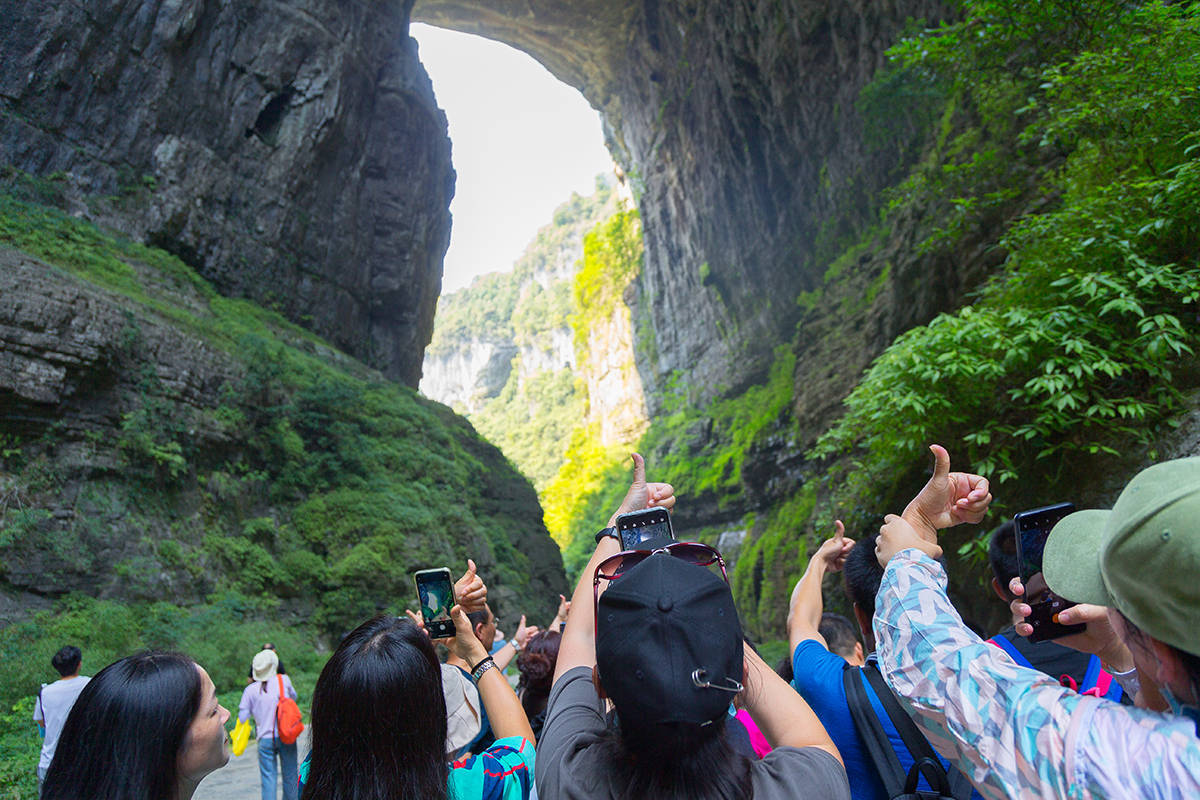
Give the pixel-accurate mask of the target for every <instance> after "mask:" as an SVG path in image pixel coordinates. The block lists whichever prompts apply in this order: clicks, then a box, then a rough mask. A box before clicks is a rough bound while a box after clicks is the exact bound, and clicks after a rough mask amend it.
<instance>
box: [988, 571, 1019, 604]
mask: <svg viewBox="0 0 1200 800" xmlns="http://www.w3.org/2000/svg"><path fill="white" fill-rule="evenodd" d="M992 591H993V592H995V593H996V597H999V598H1000V599H1001V600H1003V601H1004V602H1005V604H1008V603H1011V602H1012V601H1013V600H1015V599H1016V598H1015V597H1013V596H1012V595H1011V594H1009V593H1008V591H1007V590H1006V589H1005V588H1004V587H1003V586H1001V585H1000V581H998V580H996V578H995V576H993V577H992Z"/></svg>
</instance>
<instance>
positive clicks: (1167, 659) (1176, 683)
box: [1146, 636, 1200, 703]
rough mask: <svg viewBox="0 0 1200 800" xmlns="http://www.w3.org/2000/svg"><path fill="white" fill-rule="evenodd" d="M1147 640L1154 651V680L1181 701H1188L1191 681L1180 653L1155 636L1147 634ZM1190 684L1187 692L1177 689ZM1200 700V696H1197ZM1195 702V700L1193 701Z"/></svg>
mask: <svg viewBox="0 0 1200 800" xmlns="http://www.w3.org/2000/svg"><path fill="white" fill-rule="evenodd" d="M1146 640H1147V641H1148V642H1149V644H1150V650H1151V652H1153V653H1154V676H1153V678H1154V682H1155V683H1156V684H1158V685H1159V686H1166V687H1168V688H1170V690H1171V691H1172V692H1174V693H1175V696H1176V697H1179V699H1180V701H1181V702H1185V703H1187V702H1188V699H1187V694H1185V692H1188V693H1190V686H1189V684H1190V683H1191V682H1190V681H1189V680H1188V675H1187V670H1186V669H1185V668H1184V666H1183V661H1182V660H1181V659H1180V658H1179V654H1178V653H1176V652H1175V650H1174V648H1172V647H1171V646H1170V645H1169V644H1165V643H1163V642H1160V641H1159V640H1158V639H1155V638H1154V637H1153V636H1147V637H1146ZM1184 686H1188V687H1189V688H1188V690H1185V692H1181V691H1176V689H1177V687H1184ZM1196 700H1200V698H1196ZM1192 702H1193V703H1194V702H1195V700H1193V701H1192Z"/></svg>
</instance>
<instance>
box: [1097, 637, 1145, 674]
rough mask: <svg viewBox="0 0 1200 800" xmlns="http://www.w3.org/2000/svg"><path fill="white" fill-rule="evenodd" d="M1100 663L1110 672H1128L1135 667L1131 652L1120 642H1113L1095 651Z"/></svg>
mask: <svg viewBox="0 0 1200 800" xmlns="http://www.w3.org/2000/svg"><path fill="white" fill-rule="evenodd" d="M1096 657H1097V658H1099V659H1100V663H1101V664H1102V665H1103V666H1104V668H1105V669H1106V670H1108V671H1109V672H1111V673H1117V672H1120V673H1129V672H1131V671H1133V669H1134V668H1135V664H1134V663H1133V654H1132V653H1130V652H1129V648H1128V647H1126V646H1125V645H1123V644H1121V643H1120V642H1113V643H1112V644H1110V645H1109V646H1108V647H1105V648H1103V649H1102V650H1101V651H1100V652H1098V653H1096Z"/></svg>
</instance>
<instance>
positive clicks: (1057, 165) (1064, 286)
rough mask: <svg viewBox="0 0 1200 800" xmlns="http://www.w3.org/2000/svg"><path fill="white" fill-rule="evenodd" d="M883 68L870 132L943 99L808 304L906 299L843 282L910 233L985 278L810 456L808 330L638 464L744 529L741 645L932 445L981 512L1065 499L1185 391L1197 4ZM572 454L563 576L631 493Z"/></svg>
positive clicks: (1003, 29)
mask: <svg viewBox="0 0 1200 800" xmlns="http://www.w3.org/2000/svg"><path fill="white" fill-rule="evenodd" d="M892 55H893V57H894V59H895V62H894V63H893V65H891V66H890V67H889V68H888V69H886V70H885V71H883V72H881V74H880V81H879V82H878V83H877V84H875V85H873V86H872V87H871V88H870V89H869V90H868V91H867V92H865V93H864V113H875V112H873V111H872V109H874V110H875V111H878V110H879V109H886V108H888V107H889V105H888V103H886V102H882V101H881V98H882V97H884V96H886V94H887V92H888V91H893V92H894V91H897V89H896V87H897V86H900V87H901V88H902V89H903V90H904V92H905V93H907V94H910V95H914V96H917V95H919V96H921V97H923V98H925V99H926V101H927V102H930V103H936V104H938V105H937V106H935V107H936V108H937V113H932V114H927V113H924V112H923V113H922V114H921V115H920V116H921V119H913V120H907V121H902V122H904V125H905V126H906V130H912V131H924V133H925V135H926V139H925V143H924V145H923V152H924V153H925V156H924V158H923V160H922V161H921V163H920V164H918V166H917V167H916V169H915V170H913V171H912V173H911V174H910V175H908V176H907V177H905V176H903V175H901V176H899V177H900V178H902V179H900V180H898V183H897V185H896V187H895V188H894V189H893V190H892V191H891V192H890V193H889V194H888V196H886V197H884V198H880V202H878V203H877V205H878V206H879V207H880V208H881V216H880V220H879V222H878V223H876V224H875V225H874V226H873V227H872V228H871V229H870V230H865V231H863V232H861V233H860V234H859V238H857V239H856V240H854V239H853V237H849V238H851V239H852V240H851V241H848V242H842V244H843V246H844V247H845V252H842V253H838V252H837V251H836V248H832V249H831V253H832V254H831V255H830V256H829V268H828V269H827V270H826V278H827V284H826V286H825V287H823V289H820V290H817V291H815V292H812V293H806V295H805V296H804V297H802V298H800V299H799V300H800V302H801V306H802V308H804V309H808V310H812V309H816V308H819V307H821V306H823V305H825V304H835V305H836V306H838V307H840V308H841V309H842V311H843V312H855V311H856V309H858V310H862V308H869V307H870V306H871V304H872V303H873V302H874V299H875V296H876V295H877V294H879V293H880V292H882V291H884V290H885V289H886V288H887V287H888V286H889V285H890V284H891V283H893V282H895V281H897V280H905V279H904V278H901V277H899V276H897V275H895V274H893V272H892V271H891V268H890V261H885V262H883V264H882V267H881V268H880V270H879V272H878V273H877V274H876V276H875V277H874V278H873V279H872V280H870V281H869V282H868V285H864V286H863V287H862V288H861V289H858V288H854V287H855V286H856V284H853V283H851V282H850V280H851V279H853V278H854V266H855V265H858V264H863V263H868V262H869V261H870V259H872V258H876V257H877V256H876V255H875V254H876V253H883V252H884V251H885V246H891V247H895V244H894V243H891V244H890V245H888V243H887V237H888V235H889V233H890V232H891V231H893V230H897V229H901V228H903V227H904V226H906V225H907V226H908V227H909V228H910V229H911V227H912V225H913V223H912V220H914V219H916V220H924V222H921V223H919V224H918V225H917V230H918V231H922V230H923V233H921V234H920V235H919V236H918V239H917V243H916V245H915V248H916V249H915V251H913V253H912V254H911V256H912V257H914V258H917V259H920V258H931V259H933V258H958V257H960V255H959V254H960V252H961V251H960V249H959V248H974V247H978V246H979V245H978V243H979V242H980V241H983V242H986V243H988V245H987V246H988V247H989V248H992V249H993V250H994V252H996V253H997V254H998V255H999V256H1000V258H999V259H998V260H1001V261H1002V264H1001V265H1000V266H999V268H998V269H997V270H996V272H995V273H994V275H993V277H992V278H991V279H989V280H987V281H986V282H985V283H984V285H983V286H982V288H980V289H979V290H978V291H977V292H976V293H975V294H974V295H973V296H972V297H971V298H970V302H969V303H968V304H967V305H966V306H964V307H963V308H962V309H961V310H959V311H957V312H954V313H947V314H943V315H941V316H939V317H937V318H936V319H934V320H933V321H931V322H930V323H929V324H927V325H921V326H918V327H915V328H913V329H912V330H910V331H909V332H908V333H906V334H904V335H903V336H901V337H900V338H898V339H897V340H896V341H895V343H894V344H892V346H891V347H889V348H888V349H887V350H886V351H885V352H884V353H883V354H882V355H881V356H880V357H879V358H878V359H877V361H876V362H875V364H874V365H873V366H872V367H871V369H870V370H869V371H868V372H867V373H866V375H865V376H864V378H863V380H862V382H861V383H860V384H859V386H858V387H857V388H856V389H855V390H854V392H853V393H852V394H851V395H850V396H849V398H848V399H847V403H846V414H845V416H844V417H843V418H842V419H841V420H840V421H839V422H838V423H837V424H836V425H835V426H834V427H833V428H832V430H830V431H828V432H827V433H826V434H825V435H824V436H822V437H821V438H820V439H819V442H818V443H816V445H815V447H812V448H811V450H810V452H808V454H807V456H805V455H804V450H805V449H806V447H807V445H806V443H805V442H804V441H803V440H798V438H797V437H799V436H800V430H799V428H798V425H797V422H796V421H795V420H794V418H793V411H794V408H793V406H794V402H795V401H794V397H793V395H794V394H796V395H798V394H799V393H800V391H801V388H802V386H803V384H804V382H805V381H807V380H809V377H808V376H805V375H794V376H793V375H792V374H791V372H792V370H793V369H794V368H795V367H794V365H795V363H796V362H795V360H794V359H793V356H792V353H793V351H796V350H797V348H799V346H800V345H801V343H803V342H804V339H803V337H804V335H805V329H804V327H803V324H802V326H801V328H800V329H799V330H798V334H797V336H798V338H797V340H796V342H794V343H793V344H792V346H791V347H787V346H785V347H781V348H780V349H779V350H778V351H777V354H776V361H775V366H774V368H773V370H772V372H771V377H770V379H769V380H768V381H767V382H766V383H765V384H763V385H762V386H758V387H753V388H751V389H749V390H747V391H740V392H738V393H737V394H736V395H734V396H732V397H730V398H727V399H724V400H721V401H718V402H716V403H713V404H711V406H710V407H707V408H695V407H687V406H684V405H680V406H678V407H674V406H671V405H670V404H668V413H667V414H666V415H665V416H663V417H661V418H657V419H654V420H652V422H651V426H650V428H649V429H648V430H647V432H646V433H645V434H644V436H643V437H642V439H641V440H640V441H639V442H637V443H636V446H637V447H639V448H641V450H642V452H644V453H646V454H647V460H648V463H649V465H650V469H651V470H652V473H653V475H654V477H655V479H658V480H668V481H671V482H672V483H674V484H676V486H677V487H678V488H679V489H680V491H681V493H682V494H684V495H685V499H684V500H682V501H681V507H680V514H679V515H677V516H680V517H682V518H683V519H685V520H686V519H687V517H688V516H689V515H695V512H694V511H689V510H687V507H688V506H692V507H697V506H698V507H700V508H702V509H703V511H702V513H700V514H698V515H696V516H699V517H701V518H705V519H709V520H714V519H716V520H719V519H728V524H729V525H731V526H732V527H734V528H742V529H745V530H747V531H748V534H749V535H748V537H747V539H746V541H745V543H744V544H743V545H742V547H741V548H740V550H739V551H738V552H737V564H736V568H735V570H734V575H733V582H734V592H735V595H736V597H737V599H738V603H739V609H740V611H741V613H742V614H743V617H744V619H745V620H746V622H747V623H748V625H749V628H750V630H751V631H752V632H754V633H755V634H756V635H765V636H777V635H779V632H780V631H781V630H782V623H783V615H784V613H785V610H786V609H785V603H786V598H787V596H788V592H789V590H790V586H791V583H792V582H793V581H794V580H795V579H796V578H797V577H798V576H799V574H800V571H801V570H802V568H803V566H804V562H805V558H806V553H807V551H808V549H809V545H808V543H809V542H811V541H812V537H820V536H824V535H826V533H827V531H828V529H829V523H831V521H832V519H833V517H834V516H835V515H836V516H841V517H842V518H843V519H845V520H846V521H847V524H848V528H849V529H850V530H851V531H866V530H870V529H872V528H873V527H874V526H875V525H876V524H877V522H876V521H877V519H878V517H879V516H880V515H881V514H882V513H884V512H886V511H888V510H891V509H893V508H896V507H899V505H898V504H900V503H902V502H903V499H904V497H905V494H906V493H907V492H909V491H911V490H912V489H913V488H914V487H915V486H917V485H919V482H920V480H921V479H922V475H923V471H924V469H925V467H926V464H925V461H926V459H925V455H924V445H925V444H926V443H928V442H930V441H941V442H943V443H945V444H947V445H948V446H950V448H951V451H952V454H953V456H954V458H955V459H956V463H959V464H961V465H964V466H967V465H969V466H970V467H971V468H973V469H978V470H980V471H983V472H986V473H990V474H991V476H992V477H993V479H994V480H996V481H997V482H998V487H999V490H1000V495H999V496H1000V498H1001V499H1000V501H999V502H998V504H997V512H998V513H1010V512H1012V511H1015V510H1018V508H1019V507H1020V506H1019V505H1018V504H1024V503H1037V502H1044V501H1051V500H1059V499H1062V498H1063V497H1069V496H1070V497H1073V496H1075V495H1074V494H1073V487H1072V476H1074V475H1077V474H1078V473H1079V470H1080V469H1086V470H1089V471H1104V470H1111V471H1114V472H1117V473H1118V474H1119V473H1121V472H1123V471H1125V470H1126V469H1127V468H1128V467H1127V462H1126V461H1123V460H1122V456H1126V455H1128V454H1130V453H1131V452H1133V451H1136V452H1142V453H1145V452H1146V448H1147V447H1148V446H1149V445H1150V444H1151V443H1152V442H1153V441H1155V440H1156V439H1158V438H1161V435H1162V428H1161V426H1162V425H1164V424H1167V423H1169V422H1170V421H1171V420H1172V419H1173V417H1174V416H1175V415H1177V414H1179V413H1180V412H1181V411H1183V410H1184V408H1185V406H1184V405H1183V402H1182V398H1183V396H1182V394H1181V390H1184V389H1186V388H1188V387H1190V386H1194V385H1195V384H1196V382H1197V370H1196V359H1195V353H1196V349H1197V347H1198V346H1200V335H1198V329H1197V326H1196V324H1195V319H1196V314H1197V301H1198V299H1200V261H1198V256H1197V253H1200V226H1198V225H1197V222H1196V220H1197V219H1200V136H1198V135H1197V133H1196V131H1195V121H1196V120H1197V119H1200V97H1198V96H1197V92H1196V87H1197V86H1198V85H1200V16H1198V13H1197V6H1196V5H1195V4H1171V5H1166V4H1159V3H1151V4H1146V5H1138V6H1131V5H1129V4H1125V3H1118V2H1099V3H1087V4H1079V3H1075V2H1066V0H1063V1H1062V2H1047V3H1040V4H1012V3H1008V2H998V1H997V2H983V1H980V2H966V3H964V4H963V15H962V17H961V21H959V22H957V23H955V24H950V25H945V26H943V27H941V28H938V29H936V30H932V31H927V32H923V33H919V34H917V35H915V36H914V37H913V38H912V39H910V40H908V41H906V42H904V43H902V44H900V45H899V46H897V47H896V48H894V49H893V51H892ZM888 87H891V88H890V89H889V88H888ZM939 117H940V118H941V123H940V124H939V125H932V124H930V123H931V122H932V121H934V120H937V119H938V118H939ZM881 122H882V121H881ZM891 122H894V120H892V121H891ZM889 124H890V123H889ZM828 227H829V229H830V230H838V229H839V228H838V225H836V224H833V223H832V222H831V224H830V225H829V226H828ZM846 238H847V237H844V236H843V237H840V238H839V241H842V240H844V239H846ZM911 246H912V245H910V247H911ZM893 252H894V251H893ZM878 258H880V259H881V260H882V259H883V256H882V255H880V256H878ZM910 291H911V289H910ZM856 292H857V294H856ZM864 303H865V306H863V305H862V304H864ZM847 304H849V305H847ZM856 304H858V305H856ZM859 306H862V308H859ZM577 313H578V311H577ZM584 313H585V314H586V309H584ZM677 379H678V380H679V381H685V380H686V377H685V376H678V378H677ZM685 388H686V387H685ZM669 393H670V389H668V394H669ZM681 395H684V396H685V395H686V392H682V393H681ZM808 444H811V441H810V442H809V443H808ZM576 452H577V454H579V456H580V457H579V461H580V463H586V464H587V465H588V468H587V469H582V468H580V467H579V466H576V467H574V471H575V473H576V474H586V475H587V476H588V478H587V480H586V481H584V482H582V483H580V484H579V485H580V487H582V490H581V491H580V492H579V494H578V496H577V497H576V498H575V499H574V501H573V502H572V503H571V504H570V506H569V508H567V509H565V510H563V511H562V512H561V513H562V517H563V518H564V519H565V520H567V523H566V525H567V527H568V529H569V534H568V536H567V539H568V543H567V545H566V548H565V559H566V562H567V566H568V571H574V570H576V569H578V567H579V566H580V564H581V563H582V561H581V559H582V558H585V557H586V552H587V551H588V550H590V538H589V537H590V534H591V532H592V531H593V529H594V528H595V526H596V525H598V524H602V522H603V518H605V517H606V515H607V513H608V510H609V509H611V508H612V507H614V506H615V504H616V502H617V501H618V499H619V498H620V496H621V492H622V491H623V486H624V484H625V482H626V481H627V470H626V466H625V463H624V459H625V453H624V452H623V451H622V452H620V453H605V452H601V451H600V450H598V449H596V448H595V447H590V446H589V445H588V443H587V442H585V441H583V440H582V439H581V440H580V441H579V442H578V444H577V449H576ZM1151 457H1153V454H1152V453H1151ZM780 458H783V459H786V460H788V462H789V463H790V464H791V465H792V467H790V469H791V470H792V474H793V475H794V476H795V479H794V480H791V481H790V485H788V481H787V479H786V478H784V479H783V480H782V481H781V480H780V479H781V478H783V476H782V475H781V474H780V468H779V463H780V461H779V459H780ZM750 462H754V463H755V464H756V465H757V467H756V469H755V471H754V472H753V474H749V475H748V474H746V472H745V470H744V465H745V464H747V463H750ZM606 464H607V465H606ZM772 481H774V484H775V485H774V486H770V484H771V483H772ZM683 504H686V505H683ZM547 508H548V511H549V508H550V506H547ZM723 509H726V510H728V511H729V512H732V515H726V513H724V512H723V511H722V510H723ZM755 512H757V513H755ZM548 520H549V517H548ZM558 524H559V523H554V524H551V528H552V529H555V533H556V538H557V537H558V535H559V534H558V531H557V530H556V529H557V527H558ZM719 532H720V531H717V530H707V531H705V530H700V531H694V532H693V533H696V534H697V535H700V536H701V537H707V536H712V535H714V534H716V533H719ZM984 533H985V530H984V529H982V528H981V529H976V530H975V531H974V532H968V534H967V538H966V540H965V541H964V539H963V538H962V535H961V534H959V535H958V538H957V539H956V541H957V542H958V543H961V544H962V551H961V554H960V556H968V557H977V556H978V554H979V552H980V541H981V539H980V538H979V537H981V536H983V535H984ZM970 561H971V558H968V560H967V562H963V564H962V566H969V563H970ZM976 563H977V562H976ZM955 570H956V572H957V571H958V567H957V566H956V567H955Z"/></svg>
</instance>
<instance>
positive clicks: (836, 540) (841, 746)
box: [788, 520, 978, 800]
mask: <svg viewBox="0 0 1200 800" xmlns="http://www.w3.org/2000/svg"><path fill="white" fill-rule="evenodd" d="M835 524H836V531H837V532H836V533H835V534H834V535H833V537H832V538H830V539H828V540H826V541H825V542H824V543H822V545H821V547H820V548H819V549H818V550H817V552H816V553H815V554H814V555H813V556H812V558H811V559H809V562H808V568H807V569H806V570H805V572H804V576H803V577H802V578H800V581H799V582H798V583H797V584H796V588H795V589H794V590H793V591H792V599H791V606H790V609H789V611H788V643H789V646H790V648H791V653H792V669H793V678H792V686H794V687H795V688H796V691H798V692H800V694H801V696H803V697H804V699H805V701H807V702H808V704H809V706H811V707H812V710H813V711H814V712H816V715H817V717H818V718H819V719H820V720H821V724H823V725H824V726H825V730H827V731H828V732H829V736H830V738H832V739H833V742H834V744H836V745H837V748H838V751H839V752H840V753H841V754H842V760H843V761H844V763H845V765H846V773H847V775H848V776H849V778H850V793H851V796H852V797H853V798H854V800H888V795H887V791H886V790H885V789H884V785H883V782H882V781H881V780H880V779H879V775H878V774H877V773H876V771H875V768H874V766H872V764H871V760H870V758H869V756H868V755H867V753H866V750H865V749H864V746H863V744H862V740H861V739H860V737H859V735H858V733H857V732H856V731H855V728H854V720H853V718H852V717H851V716H850V707H849V705H848V703H847V700H846V689H845V684H844V683H843V677H842V672H843V670H844V669H845V667H846V660H845V659H844V658H842V657H841V656H839V655H837V654H835V653H831V652H830V651H829V647H828V645H827V643H826V641H825V639H824V638H823V637H822V636H821V634H820V631H819V627H820V624H821V615H822V612H823V611H824V600H823V598H822V596H821V582H822V579H823V578H824V577H825V574H826V573H827V572H839V571H842V570H844V571H845V578H846V594H847V595H848V597H849V599H850V601H851V602H852V603H853V606H854V615H855V617H856V618H857V621H858V625H859V628H860V630H861V633H862V637H863V642H864V643H865V649H866V650H867V652H868V653H870V655H868V657H867V663H868V665H872V666H868V668H873V663H874V659H875V655H874V650H875V639H874V636H873V634H872V632H871V618H872V617H873V616H874V614H875V595H876V593H877V592H878V591H879V583H880V581H881V580H882V578H883V570H882V569H881V568H880V567H879V562H878V561H877V560H876V558H875V539H876V537H877V536H878V535H879V534H877V533H876V534H872V535H871V536H868V537H867V538H866V539H863V540H862V542H860V543H859V544H857V545H855V543H854V541H853V540H852V539H847V538H846V537H845V536H844V532H845V529H844V527H843V526H842V523H841V521H840V520H839V521H838V522H837V523H835ZM859 677H860V679H863V681H862V682H863V686H864V688H865V690H866V693H867V697H868V698H870V700H871V706H872V708H873V709H874V711H875V716H876V717H878V718H879V721H880V722H881V723H882V726H883V730H884V733H885V734H887V737H888V740H889V741H890V742H891V745H892V750H894V751H895V753H896V756H897V758H898V759H899V761H900V766H901V768H902V769H903V770H904V771H905V772H906V773H907V771H908V770H909V769H910V768H911V767H912V765H913V761H914V759H913V756H912V755H911V754H910V753H909V752H908V748H907V747H905V746H904V743H903V740H902V739H901V738H900V734H899V733H898V732H897V731H896V727H895V726H894V725H893V724H892V721H891V720H890V719H889V718H888V715H887V712H886V711H885V710H884V708H883V706H882V704H881V703H880V702H879V698H878V697H877V696H876V695H875V692H874V691H873V689H872V688H871V686H870V685H869V683H868V682H867V681H866V680H865V679H864V678H863V676H862V675H861V674H860V675H859ZM919 788H920V789H924V790H928V789H929V785H928V783H927V782H926V781H925V780H924V779H922V780H921V782H920V784H919ZM971 797H973V798H974V797H978V795H977V794H974V793H972V795H971Z"/></svg>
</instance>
